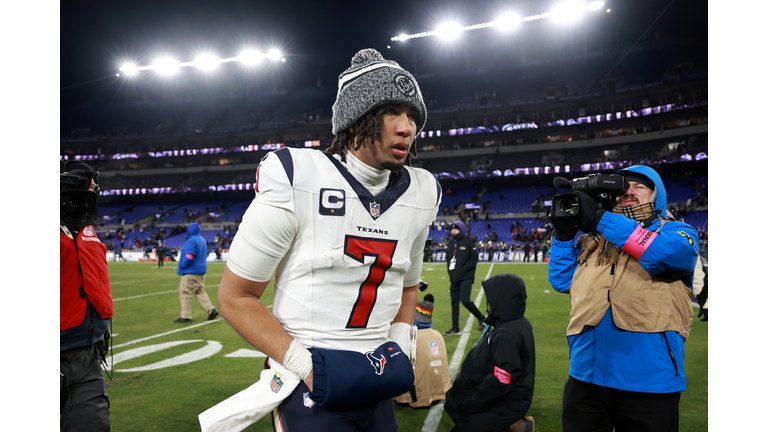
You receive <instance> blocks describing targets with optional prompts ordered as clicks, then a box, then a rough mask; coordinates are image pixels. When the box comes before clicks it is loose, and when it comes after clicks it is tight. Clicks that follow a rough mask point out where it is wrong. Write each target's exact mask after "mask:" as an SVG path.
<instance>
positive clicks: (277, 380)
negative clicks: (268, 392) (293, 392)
mask: <svg viewBox="0 0 768 432" xmlns="http://www.w3.org/2000/svg"><path fill="white" fill-rule="evenodd" d="M269 387H270V388H271V389H272V391H273V392H275V393H277V392H279V391H280V389H281V388H282V387H283V380H282V378H281V377H280V374H279V373H277V372H275V376H273V377H272V382H270V383H269Z"/></svg>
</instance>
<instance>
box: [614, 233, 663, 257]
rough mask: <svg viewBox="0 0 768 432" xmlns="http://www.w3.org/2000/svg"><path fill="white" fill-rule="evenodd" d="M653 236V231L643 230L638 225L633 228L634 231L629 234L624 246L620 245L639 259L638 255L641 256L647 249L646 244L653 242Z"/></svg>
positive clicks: (654, 236)
mask: <svg viewBox="0 0 768 432" xmlns="http://www.w3.org/2000/svg"><path fill="white" fill-rule="evenodd" d="M655 238H656V233H655V232H653V231H648V230H645V229H643V228H641V227H640V226H639V225H638V226H637V228H635V231H634V232H632V234H630V235H629V238H628V239H627V241H626V243H624V246H622V247H621V250H623V251H624V252H626V253H628V254H630V255H632V256H633V257H635V258H637V259H640V257H641V256H643V253H645V250H646V249H648V246H650V245H651V243H653V239H655Z"/></svg>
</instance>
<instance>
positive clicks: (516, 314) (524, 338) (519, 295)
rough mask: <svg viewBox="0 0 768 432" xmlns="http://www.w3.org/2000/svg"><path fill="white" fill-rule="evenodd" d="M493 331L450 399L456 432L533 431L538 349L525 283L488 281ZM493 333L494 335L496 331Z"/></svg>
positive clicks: (507, 278) (467, 363)
mask: <svg viewBox="0 0 768 432" xmlns="http://www.w3.org/2000/svg"><path fill="white" fill-rule="evenodd" d="M482 284H483V289H484V290H485V295H486V296H487V298H488V317H487V318H486V323H487V324H488V326H489V328H487V329H486V330H485V331H484V332H483V334H482V336H481V337H480V340H479V341H478V342H477V343H476V344H475V346H474V347H472V349H471V350H470V351H469V354H467V358H466V359H465V360H464V363H463V364H462V365H461V372H460V373H459V376H458V377H456V380H455V381H454V382H453V387H451V389H450V390H449V391H448V394H447V395H446V402H445V411H446V412H447V413H448V415H449V416H451V419H453V422H454V423H455V425H456V427H454V428H453V429H452V432H460V431H472V432H485V431H489V432H490V431H509V430H510V429H511V430H512V431H520V432H529V431H533V418H532V417H529V416H526V415H525V414H526V413H527V412H528V409H529V408H530V407H531V400H532V398H533V383H534V378H535V375H536V348H535V344H534V340H533V328H532V327H531V323H530V322H528V319H526V318H525V316H523V315H524V314H525V299H526V298H527V294H526V291H525V283H524V282H523V280H522V279H521V278H520V277H519V276H517V275H514V274H511V273H503V274H499V275H496V276H493V277H492V278H490V279H487V280H485V281H483V283H482ZM490 328H493V330H490V331H489V329H490Z"/></svg>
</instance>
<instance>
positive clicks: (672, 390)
mask: <svg viewBox="0 0 768 432" xmlns="http://www.w3.org/2000/svg"><path fill="white" fill-rule="evenodd" d="M618 175H620V176H623V177H624V181H626V182H627V183H628V185H629V186H628V188H627V189H626V190H625V191H624V192H619V193H617V194H616V195H619V196H618V197H617V198H616V199H615V208H613V209H612V211H606V209H604V208H602V207H601V205H600V204H599V203H598V202H597V200H596V199H595V198H593V197H592V196H591V195H590V194H588V193H586V192H583V191H581V190H575V191H572V193H573V194H575V195H576V196H577V197H578V201H579V203H578V207H579V209H578V213H577V214H576V215H575V216H573V217H570V218H569V217H562V218H557V219H555V220H554V221H553V224H554V227H555V234H554V235H555V238H554V239H553V241H552V247H551V249H550V263H549V281H550V283H551V284H552V287H553V288H554V289H556V290H557V291H559V292H562V293H569V294H570V297H571V307H572V309H571V314H570V323H569V325H568V330H567V335H568V344H569V346H570V356H571V367H570V371H569V375H570V376H569V378H568V381H567V382H566V384H565V389H564V391H563V431H564V432H573V431H590V432H591V431H611V430H613V429H614V428H615V429H616V430H617V431H622V430H627V431H629V430H638V431H640V430H643V431H646V430H652V431H662V432H663V431H677V430H678V427H679V425H678V423H679V402H680V394H681V392H682V391H683V390H685V389H686V384H685V370H684V359H685V358H684V344H685V339H686V338H687V337H688V335H689V333H690V331H691V323H692V320H693V309H692V307H691V298H692V295H693V293H692V291H691V283H692V279H693V271H694V268H695V266H696V259H697V256H698V252H699V241H698V237H697V236H696V230H695V229H694V228H693V227H691V226H690V225H688V224H685V223H682V222H675V221H668V220H667V219H665V218H664V217H662V216H661V215H664V216H666V214H667V213H666V204H667V197H666V191H665V189H664V185H663V183H662V181H661V178H660V177H659V175H658V174H657V173H656V171H654V170H653V169H652V168H650V167H647V166H643V165H636V166H632V167H629V168H626V169H622V170H620V171H619V172H618ZM553 210H554V203H553ZM579 228H581V229H582V231H584V232H585V233H586V234H585V235H584V236H583V237H581V238H580V239H579V241H578V247H576V246H574V244H573V239H574V237H575V235H576V233H577V231H578V229H579Z"/></svg>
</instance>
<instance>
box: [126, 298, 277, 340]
mask: <svg viewBox="0 0 768 432" xmlns="http://www.w3.org/2000/svg"><path fill="white" fill-rule="evenodd" d="M267 308H268V309H271V308H272V305H269V306H267ZM219 321H224V318H219V319H215V320H212V321H206V322H202V323H200V324H195V325H191V326H187V327H182V328H179V329H176V330H171V331H169V332H165V333H160V334H156V335H153V336H147V337H145V338H141V339H136V340H132V341H130V342H126V343H123V344H120V345H115V346H113V347H112V349H113V350H114V349H115V348H122V347H124V346H128V345H133V344H137V343H139V342H144V341H148V340H150V339H155V338H159V337H163V336H168V335H169V334H174V333H178V332H181V331H184V330H189V329H193V328H195V327H200V326H204V325H207V324H211V323H215V322H219Z"/></svg>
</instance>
